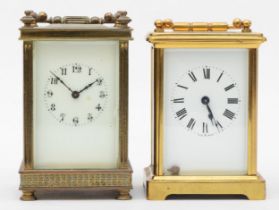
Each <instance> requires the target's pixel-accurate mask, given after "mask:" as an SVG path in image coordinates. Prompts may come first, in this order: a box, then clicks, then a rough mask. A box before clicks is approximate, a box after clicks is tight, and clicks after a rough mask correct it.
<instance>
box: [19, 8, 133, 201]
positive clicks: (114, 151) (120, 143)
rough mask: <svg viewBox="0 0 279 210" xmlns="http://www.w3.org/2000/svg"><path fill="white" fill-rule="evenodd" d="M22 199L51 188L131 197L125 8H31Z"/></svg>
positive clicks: (25, 36)
mask: <svg viewBox="0 0 279 210" xmlns="http://www.w3.org/2000/svg"><path fill="white" fill-rule="evenodd" d="M21 21H22V22H23V23H24V26H23V27H22V28H21V29H20V32H21V36H20V39H21V40H23V51H24V159H23V163H22V166H21V168H20V190H22V192H23V195H22V197H21V199H22V200H34V199H35V193H36V192H38V191H43V190H48V191H54V190H60V191H61V190H62V191H66V190H73V191H77V190H80V191H81V190H93V191H94V190H98V191H114V192H116V193H117V198H118V199H129V198H130V195H129V191H130V189H131V187H132V186H131V174H132V169H131V166H130V164H129V160H128V151H127V150H128V145H127V144H128V139H127V138H128V135H127V131H128V42H129V40H131V39H132V37H131V31H132V29H131V28H130V27H129V26H128V23H129V22H130V21H131V20H130V18H129V17H128V16H127V12H126V11H118V12H117V13H116V14H115V15H113V14H111V13H106V14H105V15H104V17H103V18H98V17H91V18H89V17H85V16H66V17H53V18H52V17H50V18H48V17H47V14H46V13H44V12H40V13H39V14H36V13H35V12H33V11H26V12H25V16H24V17H23V18H22V19H21Z"/></svg>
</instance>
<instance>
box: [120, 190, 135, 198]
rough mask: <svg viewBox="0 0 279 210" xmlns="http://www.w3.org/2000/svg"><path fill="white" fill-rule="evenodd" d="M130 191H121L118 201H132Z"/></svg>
mask: <svg viewBox="0 0 279 210" xmlns="http://www.w3.org/2000/svg"><path fill="white" fill-rule="evenodd" d="M129 191H130V190H125V191H124V190H120V191H119V195H118V196H117V198H116V199H117V200H130V199H132V196H131V195H130V193H129Z"/></svg>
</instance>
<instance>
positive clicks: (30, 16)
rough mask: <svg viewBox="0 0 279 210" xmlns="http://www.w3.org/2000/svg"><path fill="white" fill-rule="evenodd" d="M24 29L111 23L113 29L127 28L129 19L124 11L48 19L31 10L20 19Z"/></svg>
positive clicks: (41, 13) (44, 15) (40, 13)
mask: <svg viewBox="0 0 279 210" xmlns="http://www.w3.org/2000/svg"><path fill="white" fill-rule="evenodd" d="M21 21H22V22H23V23H24V27H36V26H37V23H49V24H103V23H112V24H114V25H113V26H114V27H119V28H128V23H129V22H131V19H130V18H129V17H128V16H127V12H126V11H117V12H116V13H115V14H114V15H113V14H112V13H111V12H108V13H106V14H105V15H104V17H102V18H99V17H96V16H94V17H91V18H90V17H86V16H65V17H61V16H55V17H49V18H48V16H47V14H46V13H45V12H39V13H38V14H37V13H35V12H34V11H33V10H27V11H25V16H24V17H22V18H21Z"/></svg>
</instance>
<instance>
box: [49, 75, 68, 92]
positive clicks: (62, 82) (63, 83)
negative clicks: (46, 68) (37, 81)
mask: <svg viewBox="0 0 279 210" xmlns="http://www.w3.org/2000/svg"><path fill="white" fill-rule="evenodd" d="M50 73H51V74H52V75H53V76H54V77H55V78H56V79H58V80H59V81H60V82H61V84H62V85H64V86H65V87H66V88H67V89H68V90H69V91H71V92H73V90H72V89H71V88H70V87H69V86H68V85H66V83H65V82H64V81H63V80H62V79H61V78H60V77H58V76H57V75H56V74H54V73H53V72H52V71H50Z"/></svg>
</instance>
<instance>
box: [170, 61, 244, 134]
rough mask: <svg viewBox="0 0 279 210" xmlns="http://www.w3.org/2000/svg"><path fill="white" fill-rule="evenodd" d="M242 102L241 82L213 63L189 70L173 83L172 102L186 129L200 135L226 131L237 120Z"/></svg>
mask: <svg viewBox="0 0 279 210" xmlns="http://www.w3.org/2000/svg"><path fill="white" fill-rule="evenodd" d="M240 102H241V100H240V96H239V90H238V85H237V82H236V81H235V80H234V79H233V78H232V77H231V76H230V75H229V74H228V73H227V72H226V71H225V70H221V69H219V68H216V67H213V66H201V67H196V68H191V69H189V70H185V73H184V74H183V75H182V76H180V77H178V80H177V82H175V83H174V84H173V94H172V96H171V98H170V103H171V106H172V109H173V115H174V118H175V119H176V120H177V121H179V123H180V125H181V126H183V127H184V128H185V131H189V132H194V133H196V134H197V135H200V136H210V135H214V134H218V133H221V132H223V131H224V130H225V129H227V128H229V126H230V125H231V124H232V123H233V122H234V121H235V119H236V118H237V115H238V112H239V103H240Z"/></svg>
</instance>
